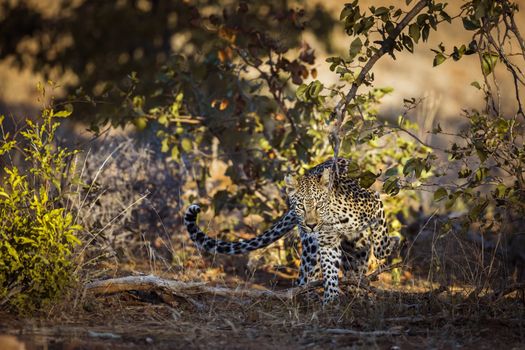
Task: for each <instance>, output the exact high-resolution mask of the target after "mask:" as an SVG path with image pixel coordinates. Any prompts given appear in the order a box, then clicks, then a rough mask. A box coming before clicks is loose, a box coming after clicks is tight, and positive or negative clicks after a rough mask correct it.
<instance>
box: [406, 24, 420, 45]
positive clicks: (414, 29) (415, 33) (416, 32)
mask: <svg viewBox="0 0 525 350" xmlns="http://www.w3.org/2000/svg"><path fill="white" fill-rule="evenodd" d="M408 35H410V37H411V38H412V39H414V41H415V42H416V43H417V42H418V41H419V38H420V36H421V33H420V28H419V25H418V24H417V23H412V24H411V25H410V26H409V27H408Z"/></svg>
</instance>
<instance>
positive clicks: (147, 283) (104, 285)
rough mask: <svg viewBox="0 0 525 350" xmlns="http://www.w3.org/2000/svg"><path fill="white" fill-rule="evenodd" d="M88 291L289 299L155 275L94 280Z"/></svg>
mask: <svg viewBox="0 0 525 350" xmlns="http://www.w3.org/2000/svg"><path fill="white" fill-rule="evenodd" d="M85 288H86V290H87V291H88V292H92V293H95V294H114V293H119V292H129V291H156V292H160V293H171V294H174V295H177V296H181V297H187V296H189V295H198V294H212V295H217V296H224V297H234V298H237V297H248V298H262V297H269V298H278V299H281V298H283V299H289V298H290V296H288V293H283V292H273V291H270V290H256V289H246V288H226V287H214V286H210V285H207V284H206V283H204V282H182V281H175V280H168V279H164V278H160V277H157V276H153V275H148V276H126V277H119V278H110V279H106V280H98V281H93V282H90V283H88V284H86V286H85Z"/></svg>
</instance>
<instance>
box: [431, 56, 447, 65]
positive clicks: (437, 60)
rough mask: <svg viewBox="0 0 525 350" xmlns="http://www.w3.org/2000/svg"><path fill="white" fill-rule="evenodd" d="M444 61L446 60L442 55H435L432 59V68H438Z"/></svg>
mask: <svg viewBox="0 0 525 350" xmlns="http://www.w3.org/2000/svg"><path fill="white" fill-rule="evenodd" d="M446 59H447V58H446V57H445V56H444V55H443V54H442V53H438V54H436V56H435V57H434V62H433V66H434V67H435V66H439V65H440V64H441V63H443V62H445V60H446Z"/></svg>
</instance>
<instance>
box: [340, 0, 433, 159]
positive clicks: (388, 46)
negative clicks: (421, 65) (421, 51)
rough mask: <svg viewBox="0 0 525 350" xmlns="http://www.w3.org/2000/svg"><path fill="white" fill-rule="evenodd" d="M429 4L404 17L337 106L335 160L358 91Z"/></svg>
mask: <svg viewBox="0 0 525 350" xmlns="http://www.w3.org/2000/svg"><path fill="white" fill-rule="evenodd" d="M428 3H429V1H428V0H420V1H419V2H418V3H417V4H415V5H414V7H413V8H412V9H411V10H410V11H409V12H408V13H407V14H406V15H405V17H403V19H402V20H401V22H399V23H398V24H397V26H396V27H395V28H394V30H393V31H392V32H391V33H390V34H389V35H388V37H387V38H386V39H385V40H384V41H383V43H382V44H381V47H380V49H379V50H378V51H376V53H374V55H372V57H370V59H369V60H368V61H367V62H366V64H365V66H364V67H363V69H362V70H361V72H360V73H359V75H358V76H357V79H356V80H355V81H354V82H353V83H352V86H351V87H350V91H348V93H347V94H346V96H345V98H344V99H341V101H339V103H338V104H337V106H336V107H335V110H334V114H335V119H336V120H335V127H334V128H333V129H332V131H331V135H330V137H331V141H332V143H333V147H334V159H337V157H338V155H339V147H340V144H341V139H340V138H339V130H340V129H341V127H342V125H343V121H344V118H345V114H346V109H347V107H348V105H349V104H350V102H352V101H353V100H354V99H355V97H356V94H357V90H358V89H359V87H360V86H361V85H362V84H363V82H364V81H365V78H366V76H367V74H368V72H370V70H371V69H372V67H373V66H374V65H375V64H376V63H377V61H378V60H379V59H380V58H381V57H383V55H384V54H386V53H388V52H390V51H391V50H392V49H393V45H394V44H395V40H396V38H397V37H398V36H399V34H401V32H402V31H403V29H405V27H406V26H407V25H408V24H409V23H410V22H411V21H412V19H414V17H416V16H417V14H419V13H420V12H421V11H422V10H423V9H424V8H425V6H427V5H428ZM335 164H337V162H335Z"/></svg>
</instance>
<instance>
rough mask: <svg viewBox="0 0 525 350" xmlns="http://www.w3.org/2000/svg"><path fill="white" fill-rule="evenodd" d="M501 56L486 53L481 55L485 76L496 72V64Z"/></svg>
mask: <svg viewBox="0 0 525 350" xmlns="http://www.w3.org/2000/svg"><path fill="white" fill-rule="evenodd" d="M498 58H499V55H498V54H497V53H494V52H485V53H483V55H481V70H482V71H483V75H489V74H490V73H492V72H493V71H494V67H496V63H498Z"/></svg>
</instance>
